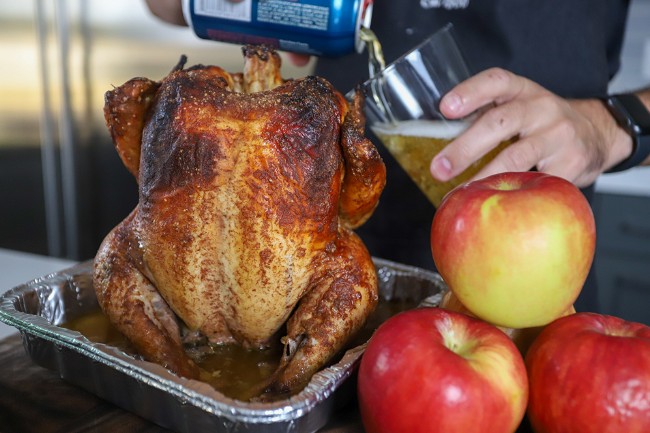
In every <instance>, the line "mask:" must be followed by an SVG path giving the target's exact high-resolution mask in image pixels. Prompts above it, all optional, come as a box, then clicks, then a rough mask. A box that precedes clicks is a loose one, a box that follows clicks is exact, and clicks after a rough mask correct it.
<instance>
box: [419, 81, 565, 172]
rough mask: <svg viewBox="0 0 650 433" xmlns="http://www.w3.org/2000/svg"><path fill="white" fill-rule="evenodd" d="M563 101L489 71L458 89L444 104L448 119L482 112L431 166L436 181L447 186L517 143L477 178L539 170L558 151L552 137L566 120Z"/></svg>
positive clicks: (442, 103)
mask: <svg viewBox="0 0 650 433" xmlns="http://www.w3.org/2000/svg"><path fill="white" fill-rule="evenodd" d="M563 104H564V102H563V100H562V99H560V98H558V97H557V96H555V95H553V94H552V93H550V92H548V91H547V90H545V89H544V88H542V87H541V86H539V85H537V84H535V83H533V82H532V81H530V80H528V79H526V78H523V77H520V76H517V75H515V74H512V73H510V72H508V71H505V70H502V69H496V68H495V69H489V70H487V71H484V72H482V73H479V74H477V75H476V76H474V77H472V78H470V79H468V80H466V81H464V82H463V83H461V84H459V85H458V86H456V87H455V88H454V89H453V90H452V91H451V92H450V93H449V94H447V95H446V96H445V98H443V100H442V102H441V110H442V112H443V114H445V115H446V116H447V117H450V118H461V117H466V116H468V115H470V114H471V113H473V112H476V111H477V110H480V111H479V113H480V115H479V117H478V118H477V120H476V121H475V122H474V123H473V124H472V126H470V128H468V129H467V130H466V131H465V132H464V133H463V134H461V135H460V136H458V137H457V138H456V139H455V140H454V141H453V142H451V143H450V144H449V145H448V146H447V147H445V148H444V149H443V150H442V151H441V152H440V153H439V154H438V155H436V157H435V158H434V159H433V160H432V162H431V166H430V170H431V174H432V176H433V177H434V178H436V179H438V180H440V181H448V180H450V179H451V178H453V177H455V176H457V175H459V174H460V173H462V172H463V171H464V170H465V169H467V168H468V167H469V166H470V165H472V164H473V163H475V162H476V161H478V160H480V158H482V157H483V156H485V155H486V154H488V153H489V152H490V151H492V150H493V149H495V148H496V147H497V146H498V145H499V144H500V143H504V142H508V141H513V138H514V137H517V138H518V142H517V143H516V144H511V145H510V146H508V147H507V148H506V149H505V150H504V151H502V152H501V153H500V154H498V155H497V156H496V157H495V158H494V160H493V161H492V162H490V163H489V164H488V166H486V167H485V168H484V169H482V170H481V171H480V172H479V173H478V175H477V176H476V177H484V176H487V175H489V174H495V173H498V172H502V171H526V170H530V169H531V168H533V167H536V166H537V165H538V164H540V162H541V161H542V160H543V159H544V158H545V157H546V156H547V155H549V154H548V153H547V152H549V151H550V150H551V148H552V147H553V146H554V145H555V144H554V143H550V144H549V137H553V136H557V134H556V133H554V132H553V125H554V124H556V123H557V122H558V121H559V119H561V118H562V115H563V114H564V113H563V111H564V110H565V107H563Z"/></svg>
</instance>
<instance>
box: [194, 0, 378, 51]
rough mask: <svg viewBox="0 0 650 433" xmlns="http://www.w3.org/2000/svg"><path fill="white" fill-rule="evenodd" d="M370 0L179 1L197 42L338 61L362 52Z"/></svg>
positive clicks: (368, 22) (370, 15)
mask: <svg viewBox="0 0 650 433" xmlns="http://www.w3.org/2000/svg"><path fill="white" fill-rule="evenodd" d="M372 4H373V0H183V14H184V15H185V20H186V21H187V23H188V25H189V26H190V27H191V28H192V29H193V30H194V33H196V35H197V36H198V37H200V38H202V39H211V40H215V41H221V42H230V43H235V44H242V45H243V44H266V45H270V46H272V47H273V48H276V49H278V50H282V51H292V52H295V53H303V54H311V55H315V56H326V57H337V56H342V55H344V54H349V53H352V52H355V51H357V52H361V51H363V48H364V46H365V45H364V42H363V41H361V38H360V34H359V31H360V29H361V27H368V28H369V27H370V20H371V19H372Z"/></svg>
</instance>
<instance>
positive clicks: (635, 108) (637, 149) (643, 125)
mask: <svg viewBox="0 0 650 433" xmlns="http://www.w3.org/2000/svg"><path fill="white" fill-rule="evenodd" d="M604 102H605V106H606V107H607V109H608V110H609V112H610V113H611V115H612V116H613V117H614V119H616V122H617V123H618V124H619V126H620V127H621V128H623V129H624V130H625V131H626V132H627V133H628V134H630V136H631V137H632V154H631V155H630V156H629V157H627V158H626V159H624V160H623V161H621V162H620V163H618V164H617V165H615V166H614V167H612V168H610V169H609V170H607V171H606V173H613V172H617V171H623V170H627V169H628V168H632V167H636V166H637V165H639V164H640V163H641V162H643V160H645V159H646V157H647V156H648V155H650V112H649V111H648V109H647V108H646V107H645V105H643V102H641V100H639V98H638V96H636V95H635V94H633V93H623V94H619V95H612V96H608V97H607V98H606V99H605V101H604Z"/></svg>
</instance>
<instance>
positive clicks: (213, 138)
mask: <svg viewBox="0 0 650 433" xmlns="http://www.w3.org/2000/svg"><path fill="white" fill-rule="evenodd" d="M244 56H245V66H244V72H243V73H239V74H230V73H228V72H225V71H224V70H223V69H221V68H219V67H217V66H201V65H199V66H194V67H190V68H187V69H184V63H185V59H181V62H180V63H179V65H178V66H177V67H176V68H174V70H172V72H171V73H170V74H169V75H168V76H166V77H165V78H163V79H162V80H161V81H159V82H154V81H151V80H148V79H146V78H134V79H132V80H130V81H128V82H127V83H125V84H124V85H122V86H120V87H117V88H115V89H114V90H111V91H109V92H107V93H106V101H105V102H106V103H105V108H104V113H105V117H106V122H107V126H108V129H109V131H110V132H111V136H112V138H113V141H114V143H115V146H116V148H117V152H118V154H119V155H120V157H121V158H122V161H123V162H124V165H125V166H126V167H127V169H128V170H129V171H130V172H131V173H132V174H133V175H134V176H135V177H136V179H137V180H138V187H139V203H138V205H137V207H136V208H135V209H134V210H133V211H132V213H131V214H130V215H129V216H128V217H127V218H126V219H125V220H124V221H122V222H121V223H120V224H119V225H118V226H117V227H115V228H114V229H113V230H112V231H111V232H110V233H109V234H108V236H107V237H106V239H105V240H104V241H103V243H102V245H101V246H100V248H99V251H98V253H97V256H96V258H95V270H94V284H95V289H96V292H97V296H98V299H99V303H100V305H101V307H102V309H103V310H104V312H105V313H106V315H107V316H108V317H109V319H110V320H111V322H112V323H113V324H114V325H115V326H116V327H117V328H118V329H119V330H120V331H121V332H122V333H123V334H124V335H125V336H126V337H127V338H128V339H129V340H130V341H131V342H132V343H133V344H134V346H135V347H136V348H137V350H138V351H139V352H140V353H141V354H142V355H143V356H144V357H145V358H146V359H148V360H150V361H153V362H156V363H159V364H162V365H164V366H166V367H167V368H169V369H170V370H172V371H174V372H175V373H177V374H178V375H181V376H185V377H190V378H197V377H198V375H199V368H198V367H197V365H196V364H195V363H194V362H193V361H192V360H191V359H190V358H189V357H188V356H187V355H186V353H185V350H184V347H183V337H182V334H183V330H184V329H187V330H189V331H196V332H199V333H200V334H201V335H203V336H205V337H206V338H207V339H208V340H209V341H210V342H211V343H216V344H241V345H244V346H246V347H264V346H265V345H267V344H268V343H269V340H270V339H271V338H272V337H273V336H274V335H275V334H276V333H277V332H278V331H279V330H281V329H283V325H285V324H286V332H287V334H286V336H285V337H284V338H283V339H282V341H283V343H284V345H285V349H284V351H283V355H282V359H281V362H280V366H279V368H278V369H277V371H276V372H275V373H274V374H273V376H272V378H271V379H270V380H269V382H268V383H266V384H265V386H264V389H266V390H267V391H268V390H271V391H277V392H296V391H298V390H300V389H301V388H302V387H304V385H306V383H307V382H308V381H309V379H310V378H311V376H312V375H313V373H315V372H316V371H317V370H318V369H320V368H321V367H322V366H323V365H324V364H325V363H326V362H327V361H328V360H329V359H330V358H331V356H332V355H334V354H335V353H336V352H337V351H339V350H340V349H341V348H342V346H343V345H344V344H345V342H346V340H347V339H348V338H349V337H350V336H351V335H352V334H353V333H354V332H355V331H356V330H358V329H359V328H360V327H361V326H362V324H363V323H364V321H365V319H366V317H367V316H368V314H369V313H370V312H371V311H372V310H373V309H374V307H375V305H376V303H377V276H376V272H375V268H374V265H373V263H372V261H371V258H370V255H369V253H368V251H367V250H366V248H365V246H364V245H363V243H362V242H361V240H360V239H359V238H358V237H357V236H356V235H355V234H354V232H353V231H352V229H353V228H354V227H357V226H359V225H360V224H362V223H363V222H364V221H365V220H366V219H367V218H368V217H369V216H370V215H371V213H372V212H373V210H374V208H375V206H376V205H377V202H378V200H379V196H380V194H381V192H382V189H383V186H384V184H385V176H386V172H385V167H384V164H383V162H382V160H381V158H380V156H379V154H378V152H377V150H376V149H375V147H374V146H373V145H372V143H371V142H370V141H369V140H368V139H366V138H365V137H364V135H363V127H364V118H363V114H362V105H363V101H362V100H361V96H360V95H357V96H356V97H355V100H354V102H353V103H351V104H350V106H348V103H347V102H346V100H345V99H344V98H343V97H342V95H341V94H340V93H338V92H337V91H336V90H334V89H333V88H332V86H331V85H330V84H329V83H328V82H327V81H325V80H323V79H321V78H317V77H306V78H303V79H299V80H289V81H284V80H283V79H282V78H281V76H280V58H279V56H278V55H277V53H275V52H274V51H272V50H270V49H267V48H265V47H253V46H248V47H246V48H244Z"/></svg>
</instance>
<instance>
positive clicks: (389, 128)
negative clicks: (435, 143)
mask: <svg viewBox="0 0 650 433" xmlns="http://www.w3.org/2000/svg"><path fill="white" fill-rule="evenodd" d="M469 125H470V122H467V121H462V120H451V121H448V120H404V121H401V122H398V123H395V124H393V123H376V124H374V125H372V126H371V127H370V129H372V131H373V132H374V133H375V134H377V135H387V136H393V135H405V136H410V137H427V138H444V139H452V138H455V137H457V136H459V135H460V134H461V133H462V132H463V131H465V130H466V129H467V128H468V127H469Z"/></svg>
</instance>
